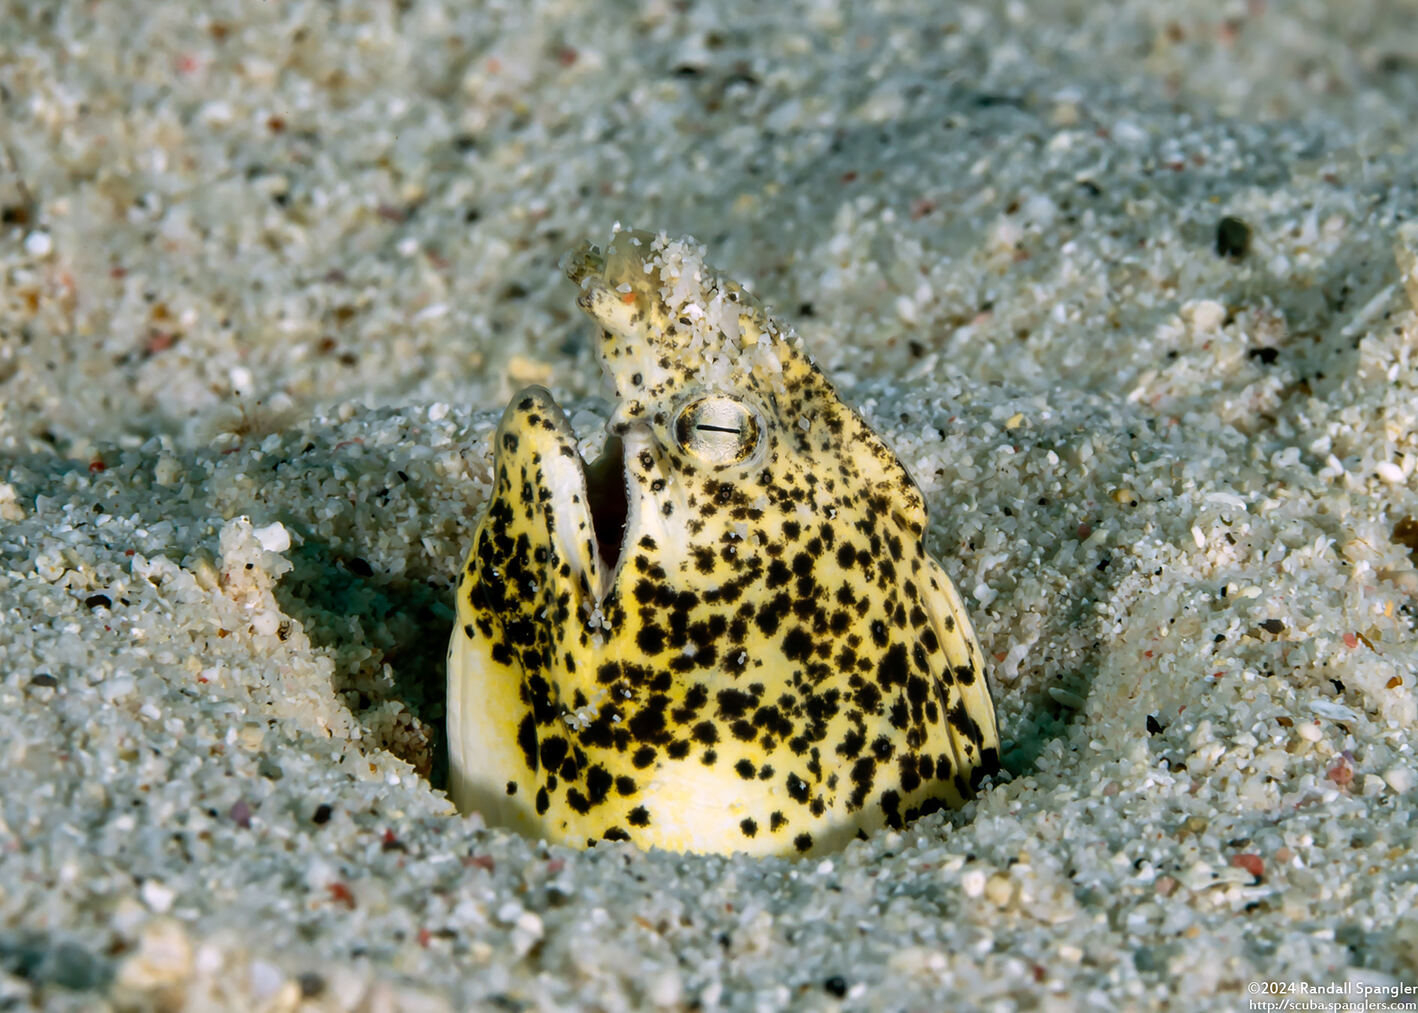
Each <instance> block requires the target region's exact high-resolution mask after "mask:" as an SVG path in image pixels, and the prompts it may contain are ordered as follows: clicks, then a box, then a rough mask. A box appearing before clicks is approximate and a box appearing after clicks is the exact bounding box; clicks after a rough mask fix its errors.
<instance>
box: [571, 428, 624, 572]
mask: <svg viewBox="0 0 1418 1013" xmlns="http://www.w3.org/2000/svg"><path fill="white" fill-rule="evenodd" d="M581 471H582V475H583V477H584V479H585V482H586V504H587V506H589V507H590V511H591V530H592V532H593V533H594V534H595V536H596V555H597V557H598V558H597V562H598V563H599V564H600V565H599V567H598V570H599V573H600V577H601V579H600V581H599V583H600V588H599V591H600V595H601V596H602V597H604V596H605V594H606V592H607V591H608V590H609V589H610V585H611V583H612V580H613V577H614V574H615V572H616V569H617V567H618V566H619V565H620V560H621V556H622V555H624V551H625V535H626V530H627V528H628V521H629V517H630V497H629V481H630V476H629V475H628V474H627V473H626V470H625V444H624V442H623V441H622V440H621V438H620V437H619V436H616V435H614V434H610V435H607V437H606V445H605V447H604V448H603V449H602V450H601V453H600V455H599V456H598V457H597V458H596V459H595V460H594V461H592V462H590V463H589V464H585V463H584V462H583V464H582V469H581Z"/></svg>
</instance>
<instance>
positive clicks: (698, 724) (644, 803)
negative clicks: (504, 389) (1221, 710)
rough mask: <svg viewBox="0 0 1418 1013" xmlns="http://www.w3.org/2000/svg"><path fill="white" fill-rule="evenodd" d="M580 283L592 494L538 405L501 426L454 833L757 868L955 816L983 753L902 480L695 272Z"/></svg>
mask: <svg viewBox="0 0 1418 1013" xmlns="http://www.w3.org/2000/svg"><path fill="white" fill-rule="evenodd" d="M567 273H568V274H569V275H570V277H571V278H572V280H573V281H576V282H577V283H578V284H579V285H580V287H581V295H580V299H579V300H578V301H579V303H580V305H581V307H582V308H583V309H584V310H586V312H587V313H589V314H590V316H591V317H592V318H593V319H594V320H595V321H596V323H597V324H598V325H599V327H600V329H601V334H600V348H599V351H600V357H601V361H602V363H603V365H604V367H605V370H606V373H607V374H608V376H609V377H610V380H611V382H612V383H613V384H614V386H615V392H616V396H617V399H618V400H617V404H616V407H615V411H614V413H613V415H612V417H611V420H610V422H609V424H608V427H607V428H608V430H609V434H610V435H609V438H608V440H607V449H606V452H605V453H604V454H603V455H602V456H601V458H600V459H598V460H597V461H596V462H594V463H593V464H591V465H589V466H588V465H586V464H584V462H583V461H582V459H581V457H580V455H579V454H578V453H577V450H576V438H575V434H574V433H573V432H572V430H571V427H570V425H569V423H568V422H567V420H566V416H565V415H564V414H563V413H562V411H561V409H560V408H559V407H558V406H557V405H556V403H555V402H554V401H553V400H552V398H551V395H550V394H549V393H548V392H547V391H546V390H545V389H543V388H540V387H530V388H528V389H526V390H524V391H522V392H521V393H520V394H518V395H516V396H515V397H514V398H513V399H512V402H511V404H509V405H508V407H507V410H506V412H505V413H504V415H503V417H502V423H501V425H500V427H499V428H498V432H497V436H496V477H495V482H494V487H493V491H492V498H491V501H490V502H489V503H488V507H487V514H486V516H485V517H484V518H483V520H482V523H481V525H480V527H479V528H478V531H477V534H476V536H475V537H474V539H473V546H472V549H471V551H470V552H469V553H468V559H467V563H466V564H465V566H464V569H463V574H462V580H461V582H460V583H459V586H458V625H457V627H456V628H455V629H454V631H453V636H452V640H451V642H450V644H449V650H448V739H449V757H450V785H449V793H450V795H451V796H452V798H453V801H454V803H455V804H456V805H457V806H458V808H459V809H460V810H462V811H464V812H471V811H474V810H476V811H479V812H481V813H482V814H483V815H484V817H485V818H486V819H487V821H488V822H489V823H490V824H494V825H502V826H508V827H513V828H515V829H517V830H520V831H522V832H523V833H526V834H528V835H530V836H533V837H542V838H545V839H547V840H550V841H556V842H561V843H566V844H572V845H577V846H581V845H589V844H591V843H593V842H595V841H597V840H601V839H606V840H631V841H633V842H635V843H636V844H637V845H640V846H641V847H647V848H648V847H658V848H666V849H669V850H673V851H693V852H719V853H729V852H735V851H743V852H748V853H751V854H755V855H800V854H817V853H822V852H826V851H831V850H833V849H836V848H839V847H841V846H842V845H843V844H844V843H845V842H846V841H848V840H850V839H851V838H852V837H854V836H864V835H865V834H867V833H870V832H871V831H873V830H875V829H877V828H878V827H881V826H892V827H899V826H901V825H903V824H904V823H906V822H908V821H910V820H911V819H914V818H915V817H916V816H918V815H921V814H924V813H927V812H933V811H935V810H936V809H939V808H941V807H942V806H952V807H958V806H959V805H961V804H962V803H963V801H964V800H965V799H966V798H968V797H969V795H970V794H971V792H972V790H973V787H974V785H975V784H976V783H977V782H978V780H979V779H980V777H982V776H983V775H984V774H986V773H989V772H992V771H994V770H995V769H997V767H998V753H999V736H998V732H997V730H996V728H995V715H994V706H993V704H992V702H991V700H990V693H989V688H988V686H987V684H986V679H985V672H984V665H983V659H982V657H981V654H980V648H979V645H978V644H977V643H976V641H975V636H974V633H973V632H972V630H971V628H970V621H969V619H968V618H967V617H966V615H965V611H964V608H963V607H962V606H961V603H960V598H959V595H957V594H956V592H955V588H954V587H953V586H952V585H951V583H950V580H949V579H948V578H947V577H946V575H945V573H944V572H943V571H942V570H941V568H940V565H939V564H938V563H937V562H936V561H935V560H934V559H932V558H931V557H930V556H929V555H928V554H927V553H926V550H925V547H924V545H923V544H922V533H923V532H924V531H925V527H926V508H925V501H924V499H923V498H922V496H921V493H920V490H919V489H918V488H917V487H916V484H915V482H913V481H912V480H911V477H910V476H909V475H908V474H907V472H906V469H905V467H904V466H903V465H902V464H901V462H900V461H899V460H898V459H897V458H896V457H895V455H893V454H892V453H891V451H890V450H888V449H887V447H886V445H885V444H884V443H883V442H882V441H881V439H880V438H879V437H878V436H877V435H876V434H875V433H873V432H872V431H871V430H870V429H869V428H868V427H867V425H866V424H865V423H864V422H863V421H862V420H861V418H860V417H858V415H857V414H856V413H855V412H854V411H852V409H851V408H850V407H848V406H847V405H846V404H844V403H843V402H842V401H841V400H840V399H839V398H838V396H837V393H836V391H835V390H833V388H832V386H831V384H830V383H828V381H827V379H826V378H825V377H824V376H823V375H822V373H821V372H819V371H818V369H817V367H816V366H814V365H813V363H812V361H811V360H810V359H809V358H808V356H807V355H806V354H805V353H804V352H803V351H802V350H801V339H799V338H797V337H796V336H795V335H794V334H793V332H792V331H791V330H785V329H784V328H782V327H781V326H780V325H779V324H777V323H776V322H775V321H774V320H773V319H771V318H770V317H769V316H768V315H767V314H766V313H765V312H764V310H763V309H762V307H761V306H759V304H758V303H757V302H756V301H755V300H754V299H753V297H752V296H750V295H749V294H748V293H747V292H745V291H744V289H743V288H741V287H740V286H739V285H737V284H734V283H733V282H731V281H728V280H726V279H723V278H721V277H719V276H718V275H717V274H716V273H715V272H714V271H713V270H712V269H711V268H709V267H707V266H706V265H704V264H703V262H702V261H701V260H700V258H699V253H698V250H697V248H696V247H695V246H694V245H693V244H692V242H690V241H673V242H671V241H668V240H666V239H665V238H664V237H663V236H661V237H655V236H652V235H650V234H648V233H641V232H621V233H619V234H617V235H616V236H615V237H614V238H613V240H612V242H611V243H610V245H609V247H608V249H607V250H606V251H605V253H604V254H602V253H601V252H600V251H599V250H598V249H597V248H596V247H594V246H590V245H586V246H583V247H582V248H581V249H579V250H578V251H576V252H575V253H573V254H572V256H571V257H570V258H569V262H568V265H567Z"/></svg>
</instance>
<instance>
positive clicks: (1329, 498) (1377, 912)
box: [0, 0, 1418, 1011]
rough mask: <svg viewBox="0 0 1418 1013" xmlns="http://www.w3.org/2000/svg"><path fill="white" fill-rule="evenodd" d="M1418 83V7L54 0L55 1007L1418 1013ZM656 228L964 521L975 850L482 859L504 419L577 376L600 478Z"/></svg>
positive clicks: (38, 71)
mask: <svg viewBox="0 0 1418 1013" xmlns="http://www.w3.org/2000/svg"><path fill="white" fill-rule="evenodd" d="M1415 53H1418V7H1415V5H1414V4H1413V3H1412V2H1411V0H1393V2H1379V0H1373V2H1355V3H1345V4H1337V3H1326V2H1322V0H1296V2H1292V3H1279V2H1266V0H1248V2H1247V0H1235V2H1219V0H1218V2H1200V0H1188V2H1179V3H1175V4H1166V5H1161V4H1154V3H1151V2H1147V0H1132V2H1126V0H1125V2H1119V3H1116V4H1094V3H1084V2H1076V0H1060V2H1055V3H1040V4H1033V5H1030V4H1025V3H1022V2H1001V3H987V4H980V5H977V6H960V5H954V4H949V5H947V4H937V3H931V2H928V0H898V2H889V3H878V4H870V5H866V4H863V5H849V4H833V3H827V2H812V0H797V2H784V3H771V4H770V3H751V2H747V0H742V2H729V0H720V2H701V3H692V4H691V3H672V2H666V0H650V2H646V3H612V2H609V0H603V2H598V3H585V2H578V0H562V2H556V0H547V2H520V0H519V2H512V0H508V2H489V3H456V2H454V0H401V2H376V0H367V2H362V3H357V2H315V0H287V2H270V3H255V2H250V0H247V2H237V0H226V2H213V3H185V4H184V3H176V2H173V3H157V4H154V3H140V2H137V0H112V2H104V3H84V2H78V0H56V2H52V3H42V4H34V3H26V2H22V0H8V2H3V3H0V455H2V456H0V666H3V667H2V668H0V714H3V716H4V717H3V731H0V784H3V789H0V1009H22V1008H29V1007H41V1008H46V1009H57V1010H66V1009H73V1010H80V1009H82V1010H91V1009H105V1008H114V1009H124V1010H149V1009H160V1010H168V1009H171V1010H208V1009H212V1010H257V1009H260V1010H294V1009H306V1010H369V1011H376V1010H377V1011H383V1010H444V1009H451V1010H462V1009H488V1010H512V1011H515V1010H571V1009H585V1010H606V1011H614V1010H623V1009H665V1010H703V1011H716V1010H775V1009H785V1008H791V1009H805V1010H835V1009H852V1010H858V1009H863V1010H921V1011H930V1010H941V1009H972V1008H979V1009H1002V1010H1004V1009H1016V1008H1017V1009H1040V1008H1042V1009H1061V1010H1062V1009H1073V1008H1081V1007H1083V1006H1085V1005H1088V1006H1094V1007H1099V1008H1132V1009H1151V1008H1171V1009H1178V1010H1193V1009H1206V1008H1220V1009H1247V1008H1260V1007H1259V1006H1257V1005H1253V1003H1255V1002H1258V1001H1261V1000H1266V1001H1283V1000H1285V999H1290V1000H1292V1001H1303V1000H1305V999H1307V998H1310V999H1312V998H1316V996H1315V995H1312V994H1308V993H1307V991H1306V990H1314V989H1325V988H1327V989H1335V990H1338V989H1347V990H1348V991H1347V993H1346V994H1344V995H1343V996H1340V997H1338V998H1344V999H1347V1000H1348V1001H1350V1002H1358V1001H1360V1000H1362V999H1365V998H1367V999H1368V1000H1369V1002H1370V1005H1369V1007H1368V1008H1370V1009H1384V1008H1394V1009H1397V1008H1403V1007H1402V1006H1401V1004H1402V1003H1404V1002H1408V1003H1414V1002H1418V993H1416V992H1414V991H1413V989H1414V988H1415V986H1418V858H1415V851H1414V841H1413V838H1414V835H1415V830H1418V827H1415V819H1414V800H1415V797H1418V795H1415V791H1418V758H1416V757H1415V755H1414V748H1413V735H1414V729H1415V724H1418V706H1415V692H1418V686H1416V685H1415V678H1416V677H1418V670H1415V661H1418V649H1416V647H1418V645H1415V637H1414V623H1415V609H1418V604H1416V602H1418V569H1415V559H1418V495H1415V476H1414V471H1415V468H1416V467H1418V438H1415V428H1418V399H1415V389H1418V357H1415V355H1414V349H1415V347H1418V226H1415V225H1414V224H1413V222H1414V215H1415V213H1416V212H1418V171H1415V166H1418V146H1415V144H1414V141H1413V137H1412V128H1413V110H1414V109H1415V108H1418V60H1415V57H1414V54H1415ZM617 221H619V222H624V223H625V224H626V225H627V226H632V225H633V226H636V227H639V228H649V229H662V230H665V231H667V232H668V233H670V234H671V235H680V234H692V235H694V236H695V237H697V239H698V240H700V241H701V242H703V243H704V244H705V247H706V249H707V257H708V259H709V260H710V261H711V262H712V263H714V264H716V265H718V266H719V267H720V268H722V269H723V270H724V271H725V272H726V273H727V274H728V275H730V276H731V277H734V278H737V279H739V280H742V281H743V282H745V283H746V284H748V285H750V286H751V287H752V288H753V289H754V290H755V291H756V292H757V293H758V294H759V295H760V296H761V297H762V298H763V299H765V300H766V301H767V302H768V303H770V304H771V305H772V306H774V307H775V310H776V312H777V313H778V314H779V315H780V316H781V318H782V319H783V320H784V321H786V322H788V323H791V324H792V325H793V326H795V327H796V328H797V330H798V332H799V333H800V334H801V335H802V336H803V338H804V341H805V342H806V344H807V347H808V348H809V349H810V350H811V351H812V353H813V354H814V356H815V357H816V358H817V360H818V362H819V363H820V364H821V365H822V367H823V368H824V369H825V370H826V371H827V372H828V374H829V375H830V376H831V377H832V378H833V379H834V381H835V382H836V383H837V384H838V386H839V387H840V389H841V390H842V392H843V394H844V396H845V397H846V398H847V399H848V400H850V401H851V402H852V403H853V404H855V405H857V406H858V407H859V408H861V410H862V411H863V413H864V414H865V415H866V416H867V417H868V419H869V420H870V421H871V422H872V423H873V424H874V425H875V426H876V427H877V428H878V429H879V430H880V431H881V432H882V433H883V435H884V436H885V437H886V438H887V440H888V441H889V442H890V443H891V444H892V446H893V447H894V448H895V449H896V451H897V452H898V453H899V454H900V455H901V457H902V459H903V460H904V461H905V462H906V464H907V466H908V467H909V468H910V469H911V471H912V473H913V474H914V475H915V477H916V479H917V480H918V482H919V483H920V485H921V486H922V488H923V490H924V491H925V493H926V496H927V500H928V503H929V508H930V511H931V527H930V532H929V543H930V546H931V548H932V550H933V551H934V552H935V554H936V555H938V556H939V557H940V558H941V559H942V561H943V563H944V565H945V568H946V570H947V571H948V572H949V574H950V575H951V577H952V578H953V579H954V580H955V582H956V584H957V585H958V587H959V588H960V590H961V592H962V594H963V595H964V597H965V600H966V604H967V607H968V608H969V610H970V612H971V614H972V615H973V617H974V619H975V621H976V625H977V627H978V631H979V635H980V640H981V644H982V646H983V647H984V649H985V652H986V655H987V657H988V658H990V659H991V664H992V670H991V680H992V684H993V687H994V694H995V699H996V702H997V705H998V710H999V717H1000V727H1001V733H1002V736H1003V738H1004V740H1005V742H1004V747H1005V755H1004V759H1005V766H1006V770H1005V772H1004V773H1003V774H1002V775H1001V776H999V777H998V778H996V779H995V781H994V783H993V784H991V785H989V786H988V787H987V789H986V790H985V791H984V792H983V793H982V795H981V796H980V797H979V799H978V800H977V801H975V802H973V803H971V804H970V805H968V806H967V807H966V808H965V809H964V810H962V811H960V812H953V813H948V814H938V815H935V816H931V817H927V818H925V819H923V820H921V821H919V822H917V823H916V824H914V825H912V826H910V827H908V828H907V829H906V830H905V831H904V832H897V833H891V832H888V833H882V834H879V835H876V836H874V837H873V838H872V839H870V840H868V841H865V842H859V843H854V844H853V845H851V846H850V847H848V848H846V849H845V850H844V851H842V852H840V853H839V854H836V855H833V856H831V857H828V858H825V859H813V860H810V861H806V862H792V861H787V860H751V859H747V858H743V857H738V858H725V857H696V856H681V855H672V854H664V853H642V852H639V851H636V850H635V849H633V848H631V847H629V846H628V845H623V844H621V845H606V846H597V847H595V848H593V849H591V850H589V851H585V852H578V851H569V850H566V849H563V848H559V847H556V848H553V847H547V846H544V845H541V844H539V843H537V842H535V841H529V840H524V839H521V838H518V837H516V836H513V835H509V834H508V833H506V832H504V831H500V830H490V829H486V828H484V827H483V826H482V824H481V821H480V819H479V818H478V817H477V816H471V817H459V816H456V815H453V814H452V811H451V807H450V806H449V805H448V803H447V800H446V798H445V796H444V795H443V793H442V791H441V787H440V786H441V784H442V783H443V779H444V778H445V776H446V773H445V768H446V758H445V757H444V756H443V755H442V752H441V740H442V719H443V710H442V707H443V704H442V695H443V651H444V645H445V643H446V637H447V633H448V629H449V625H450V622H451V615H452V612H451V608H450V605H451V593H452V587H453V584H454V581H455V578H456V574H457V571H458V566H459V563H460V561H461V557H462V554H463V552H464V551H465V550H466V546H467V543H468V540H469V538H470V536H471V533H472V530H473V527H474V525H475V523H476V521H477V517H478V513H479V510H480V508H481V505H482V503H483V502H484V499H485V497H486V495H487V490H488V480H489V467H490V447H489V444H488V434H489V433H490V431H491V429H492V427H493V426H494V425H495V423H496V419H497V417H498V415H499V414H500V411H501V408H502V406H503V405H504V404H505V403H506V401H507V399H508V397H509V396H510V395H511V393H512V392H513V391H514V390H516V389H517V388H518V387H520V386H522V385H524V384H527V383H534V382H535V383H544V384H547V385H549V386H550V387H552V388H553V390H554V391H555V392H556V394H557V396H558V398H559V399H561V400H563V402H564V403H568V404H570V405H571V406H572V419H573V423H574V424H575V426H576V429H577V432H578V433H579V434H580V435H581V436H582V437H583V438H584V441H585V443H586V447H587V450H588V452H593V451H594V448H595V446H596V445H598V443H599V441H600V439H601V436H600V432H599V430H600V426H601V424H602V422H603V420H604V418H605V415H606V412H607V409H608V407H609V405H608V402H607V400H606V397H607V394H608V391H607V390H606V389H605V388H603V387H602V385H601V378H600V376H599V375H598V372H599V371H598V368H597V367H596V365H595V362H594V358H593V354H592V350H591V345H590V341H589V337H590V335H589V325H588V322H587V321H586V320H585V319H584V317H582V316H581V314H580V313H579V312H578V311H577V309H576V307H575V290H574V287H573V286H572V285H571V284H570V283H569V282H567V281H566V280H565V279H564V278H563V277H562V276H561V275H560V273H559V272H558V270H557V267H556V264H557V261H558V259H559V258H560V257H561V256H562V254H563V253H564V251H565V250H566V249H568V248H569V247H571V246H573V245H575V244H576V243H577V242H579V241H581V240H582V239H587V238H590V239H595V240H604V239H605V238H606V237H607V236H608V235H609V232H610V229H611V226H612V224H613V223H615V222H617ZM1405 990H1406V991H1405ZM1326 998H1328V999H1334V998H1336V997H1335V996H1332V995H1331V996H1327V997H1326ZM1385 1003H1389V1004H1391V1005H1389V1006H1385ZM1408 1008H1412V1006H1409V1007H1408Z"/></svg>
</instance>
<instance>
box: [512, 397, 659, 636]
mask: <svg viewBox="0 0 1418 1013" xmlns="http://www.w3.org/2000/svg"><path fill="white" fill-rule="evenodd" d="M626 436H628V438H629V441H630V443H631V444H632V445H633V444H634V443H635V442H636V438H635V436H634V435H631V434H626ZM509 437H510V438H509ZM577 444H578V440H577V437H576V433H575V431H574V430H573V429H572V427H571V422H570V420H568V419H567V417H566V412H565V411H564V410H563V409H562V407H561V406H560V405H559V404H557V403H556V400H555V399H554V398H553V397H552V395H551V392H550V391H548V390H547V389H546V388H545V387H539V386H532V387H528V388H526V389H524V390H522V391H520V392H519V393H518V394H517V395H516V396H515V397H513V398H512V400H511V402H509V404H508V406H507V411H506V412H505V413H504V415H503V418H502V424H501V426H500V427H499V430H498V435H497V458H498V461H497V470H498V472H499V474H500V475H501V476H505V480H506V481H507V482H508V483H509V494H510V495H512V496H513V498H514V500H516V499H520V500H522V501H523V502H525V503H528V504H529V505H533V504H534V506H533V507H532V508H533V510H534V511H535V512H536V513H540V514H541V515H542V521H541V522H540V523H539V524H538V525H536V527H540V528H541V531H542V534H541V535H540V536H539V537H538V536H537V535H535V534H533V535H532V545H533V546H535V545H536V544H538V543H540V544H545V545H547V547H548V548H549V549H550V550H551V558H549V559H547V560H546V561H545V563H542V564H533V563H532V561H531V560H524V561H523V564H522V565H523V566H534V567H535V569H537V570H540V571H541V578H540V580H541V582H543V583H547V584H551V583H557V582H558V581H559V579H560V578H559V577H558V574H557V572H556V571H557V569H558V568H559V567H560V565H561V563H562V562H565V563H566V564H568V565H569V566H570V568H571V572H572V574H573V575H574V577H575V578H579V579H578V580H575V581H574V582H575V583H579V584H580V585H581V588H582V590H580V591H578V593H577V597H583V598H584V597H591V598H593V599H594V600H592V601H587V602H585V603H584V607H585V609H586V610H587V611H588V612H589V611H592V610H594V609H595V608H596V607H598V606H599V605H600V603H601V602H602V601H603V600H604V599H605V597H606V595H607V594H608V593H609V592H610V589H611V588H612V587H613V586H614V585H615V579H616V575H617V574H618V573H619V572H620V567H621V565H622V563H623V562H624V559H625V546H626V542H627V541H628V540H629V538H630V532H631V531H633V530H634V529H635V519H636V516H637V514H638V512H639V511H638V507H639V500H640V490H639V489H638V487H636V485H635V483H633V482H632V481H631V475H630V471H629V467H628V463H627V461H626V453H625V446H626V439H625V438H624V437H623V436H622V435H621V434H620V433H618V432H615V431H611V430H609V429H608V430H607V434H606V440H605V444H604V446H603V448H602V450H601V453H600V454H599V455H598V456H597V457H596V458H595V459H594V460H593V461H591V462H589V463H587V461H586V460H585V458H583V457H582V456H581V454H580V451H579V450H578V447H577ZM519 486H520V487H521V488H520V491H514V490H516V489H517V487H519ZM524 544H525V543H524Z"/></svg>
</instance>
